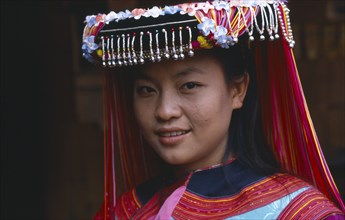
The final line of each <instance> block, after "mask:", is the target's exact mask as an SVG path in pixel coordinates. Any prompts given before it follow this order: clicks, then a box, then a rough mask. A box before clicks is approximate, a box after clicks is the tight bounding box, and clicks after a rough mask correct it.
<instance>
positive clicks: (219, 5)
mask: <svg viewBox="0 0 345 220" xmlns="http://www.w3.org/2000/svg"><path fill="white" fill-rule="evenodd" d="M213 6H214V7H215V9H217V10H218V11H220V10H222V9H225V11H229V10H230V5H229V3H228V2H226V1H214V2H213Z"/></svg>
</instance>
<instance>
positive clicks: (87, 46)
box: [81, 35, 98, 53]
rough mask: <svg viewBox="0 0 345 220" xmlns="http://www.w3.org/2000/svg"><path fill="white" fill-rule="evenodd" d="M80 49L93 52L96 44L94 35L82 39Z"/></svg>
mask: <svg viewBox="0 0 345 220" xmlns="http://www.w3.org/2000/svg"><path fill="white" fill-rule="evenodd" d="M81 49H82V50H83V51H86V52H87V53H93V51H95V50H97V49H98V45H97V44H95V36H93V35H91V36H87V37H86V38H85V39H84V41H83V45H82V47H81Z"/></svg>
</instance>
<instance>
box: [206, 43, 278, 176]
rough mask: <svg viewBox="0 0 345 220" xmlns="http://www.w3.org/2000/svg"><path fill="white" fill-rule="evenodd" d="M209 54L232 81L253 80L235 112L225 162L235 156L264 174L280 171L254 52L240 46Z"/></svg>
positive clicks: (245, 46) (242, 44)
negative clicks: (267, 130)
mask: <svg viewBox="0 0 345 220" xmlns="http://www.w3.org/2000/svg"><path fill="white" fill-rule="evenodd" d="M210 53H211V54H212V55H214V56H215V57H216V58H217V59H218V60H219V61H220V62H221V65H222V67H223V70H224V73H225V76H226V79H227V80H228V81H229V82H231V81H232V80H233V79H234V78H236V77H239V76H241V75H243V74H245V73H247V74H248V75H249V78H250V81H249V85H248V89H247V94H246V97H245V99H244V103H243V106H242V108H240V109H236V110H234V111H233V115H232V118H231V123H230V128H229V139H228V148H227V151H226V152H225V155H224V162H225V161H226V160H227V159H228V157H229V155H230V154H232V155H234V156H236V159H237V161H238V162H239V163H241V164H242V165H244V166H247V167H250V168H253V169H255V170H256V171H258V172H260V173H262V174H265V175H269V174H272V173H275V172H279V171H281V168H280V165H279V163H278V162H277V160H276V158H275V156H274V153H273V151H272V148H271V147H270V146H269V145H268V144H267V141H266V138H265V133H264V128H263V124H262V115H261V106H260V97H259V91H258V83H257V77H256V65H255V56H254V54H253V50H252V49H249V47H248V44H245V43H239V44H236V45H234V46H231V47H230V48H229V49H221V48H219V49H218V48H217V49H212V50H210Z"/></svg>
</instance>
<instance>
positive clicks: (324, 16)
mask: <svg viewBox="0 0 345 220" xmlns="http://www.w3.org/2000/svg"><path fill="white" fill-rule="evenodd" d="M151 2H154V4H156V5H157V2H158V1H145V2H144V1H135V0H128V1H121V0H108V1H107V0H94V1H13V0H11V1H1V88H0V89H1V93H0V95H1V103H0V104H1V115H0V117H1V140H0V141H1V209H0V213H1V214H0V217H1V219H58V220H59V219H91V218H92V216H93V214H94V213H95V212H96V210H97V209H98V207H99V205H100V204H101V202H102V196H103V195H102V193H103V179H102V178H103V168H102V166H103V155H102V154H103V149H102V147H103V143H102V142H103V133H102V120H101V119H102V114H101V112H102V104H101V79H100V77H99V74H97V72H98V69H97V68H95V67H93V66H91V65H90V64H88V63H87V62H86V61H84V60H83V59H82V58H81V52H80V46H81V34H82V28H83V25H84V24H83V20H84V18H85V16H86V15H90V14H97V13H98V12H104V13H107V12H108V11H109V10H115V11H119V10H122V9H124V8H133V7H137V6H141V7H143V6H145V5H151ZM165 2H167V3H168V2H169V1H165ZM165 2H164V3H165ZM171 2H172V1H171ZM158 4H160V5H162V4H163V2H162V1H159V3H158ZM289 6H290V7H289V8H290V9H291V16H292V18H291V19H292V23H293V25H294V26H293V29H294V31H295V32H294V34H295V38H296V42H297V44H296V47H295V49H294V51H295V55H296V61H297V65H298V67H299V71H300V76H301V81H302V84H303V86H304V91H305V95H306V97H307V101H308V105H309V108H310V111H311V116H312V118H313V121H314V125H315V128H316V132H317V133H318V135H319V139H320V142H321V146H322V147H323V150H324V153H325V156H326V159H327V161H328V162H329V165H330V167H331V170H332V172H333V174H334V178H335V180H336V182H337V184H338V187H339V189H340V190H341V191H342V195H343V197H344V186H345V182H344V175H343V170H344V168H345V167H344V164H345V162H344V161H345V156H344V155H345V154H344V149H345V139H344V136H345V135H344V134H345V125H344V123H345V122H344V118H345V116H344V115H345V114H344V113H345V112H344V103H345V100H344V99H345V98H344V97H345V95H344V83H345V78H344V76H345V71H344V70H345V69H344V61H343V59H344V50H345V48H344V41H345V25H344V2H343V1H301V0H299V1H297V0H295V1H293V0H291V1H290V5H289Z"/></svg>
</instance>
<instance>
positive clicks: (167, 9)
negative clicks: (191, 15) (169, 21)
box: [164, 6, 180, 15]
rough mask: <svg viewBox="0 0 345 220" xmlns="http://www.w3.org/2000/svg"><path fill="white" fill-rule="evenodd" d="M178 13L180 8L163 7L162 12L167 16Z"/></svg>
mask: <svg viewBox="0 0 345 220" xmlns="http://www.w3.org/2000/svg"><path fill="white" fill-rule="evenodd" d="M179 11H180V8H179V7H177V6H165V7H164V12H165V14H167V15H173V14H176V13H177V12H179Z"/></svg>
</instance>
